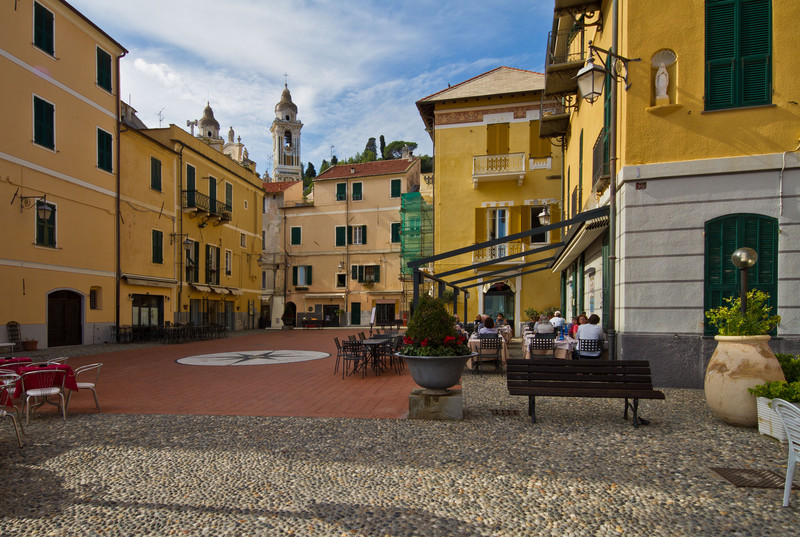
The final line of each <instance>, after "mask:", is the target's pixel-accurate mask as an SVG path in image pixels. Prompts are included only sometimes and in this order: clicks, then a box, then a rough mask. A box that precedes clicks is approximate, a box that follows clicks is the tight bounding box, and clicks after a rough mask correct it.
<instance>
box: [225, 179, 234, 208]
mask: <svg viewBox="0 0 800 537" xmlns="http://www.w3.org/2000/svg"><path fill="white" fill-rule="evenodd" d="M225 205H226V206H227V207H228V210H229V211H232V210H233V185H232V184H230V183H225Z"/></svg>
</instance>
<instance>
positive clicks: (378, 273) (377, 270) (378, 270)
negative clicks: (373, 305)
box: [375, 265, 381, 283]
mask: <svg viewBox="0 0 800 537" xmlns="http://www.w3.org/2000/svg"><path fill="white" fill-rule="evenodd" d="M379 281H381V266H380V265H375V283H378V282H379Z"/></svg>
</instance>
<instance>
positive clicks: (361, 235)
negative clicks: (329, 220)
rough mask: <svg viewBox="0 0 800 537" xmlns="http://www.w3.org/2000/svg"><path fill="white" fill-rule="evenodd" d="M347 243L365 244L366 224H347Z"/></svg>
mask: <svg viewBox="0 0 800 537" xmlns="http://www.w3.org/2000/svg"><path fill="white" fill-rule="evenodd" d="M347 244H367V226H347Z"/></svg>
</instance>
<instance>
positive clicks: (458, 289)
mask: <svg viewBox="0 0 800 537" xmlns="http://www.w3.org/2000/svg"><path fill="white" fill-rule="evenodd" d="M608 212H609V209H608V207H598V208H597V209H591V210H588V211H584V212H582V213H580V214H578V215H577V216H574V217H572V218H570V219H568V220H563V221H561V222H556V223H554V224H548V225H546V226H539V227H536V228H532V229H529V230H527V231H522V232H520V233H515V234H513V235H506V236H505V237H500V238H497V239H491V240H488V241H484V242H480V243H477V244H473V245H472V246H464V247H462V248H457V249H455V250H450V251H447V252H442V253H441V254H436V255H432V256H429V257H424V258H422V259H417V260H416V261H409V262H408V263H407V265H406V266H408V267H409V268H410V269H412V270H413V283H414V295H413V302H412V306H411V311H412V312H413V311H414V309H416V307H417V303H418V302H419V292H420V287H421V286H422V285H423V282H424V280H425V279H428V280H431V281H434V282H436V283H437V284H438V293H437V294H438V296H439V297H440V298H441V297H442V295H443V294H444V291H445V289H446V288H447V287H450V288H452V289H453V312H455V311H456V310H457V308H458V295H459V293H464V321H466V320H467V319H469V317H468V314H467V299H468V298H469V291H468V289H471V288H473V287H477V286H479V285H482V284H483V283H485V282H476V283H472V284H469V285H461V284H464V283H466V282H470V281H473V280H477V279H479V278H485V277H487V276H489V277H493V276H498V277H500V276H502V277H503V278H508V277H516V276H524V275H526V274H532V273H534V272H540V271H543V270H547V269H549V268H550V267H551V266H552V263H553V262H554V261H555V260H556V259H557V258H558V255H557V254H558V252H557V253H556V255H553V256H552V257H548V258H546V259H537V260H536V261H529V262H527V263H522V264H520V265H516V266H514V267H510V268H504V269H500V270H495V271H492V272H484V273H481V274H475V275H474V276H469V277H466V278H462V279H460V280H454V281H447V280H445V279H444V278H446V277H447V276H452V275H453V274H459V273H461V272H466V271H468V270H475V271H477V270H478V269H480V268H482V267H486V266H490V265H496V264H497V263H501V262H503V261H510V260H513V259H517V258H519V257H525V256H529V255H533V254H538V253H541V252H546V251H548V250H555V249H556V248H562V249H563V248H564V247H565V246H566V245H567V243H566V242H555V243H551V244H548V245H546V246H540V247H538V248H533V249H531V250H526V251H523V252H518V253H516V254H510V255H507V256H503V257H498V258H497V259H491V260H489V261H481V262H478V263H471V264H468V265H464V266H463V267H461V268H457V269H452V270H448V271H446V272H442V273H440V274H436V275H434V274H431V273H429V272H426V271H424V270H422V269H421V268H420V267H421V266H422V265H427V264H428V263H433V262H435V261H441V260H442V259H448V258H451V257H455V256H458V255H463V254H468V253H472V252H475V251H477V250H481V249H483V248H490V247H492V246H497V245H500V244H507V243H509V242H511V241H515V240H517V239H524V238H526V237H530V236H531V235H540V234H542V233H546V232H547V231H553V230H555V229H561V228H564V227H568V226H572V225H573V224H580V223H583V222H586V221H588V220H592V219H594V218H598V217H601V216H606V215H608ZM542 263H547V266H544V267H537V268H535V269H532V270H527V271H526V270H523V269H526V268H528V267H532V266H535V265H541V264H542Z"/></svg>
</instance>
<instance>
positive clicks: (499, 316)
mask: <svg viewBox="0 0 800 537" xmlns="http://www.w3.org/2000/svg"><path fill="white" fill-rule="evenodd" d="M507 324H508V322H507V321H506V318H505V316H504V315H503V314H502V313H498V314H497V318H496V319H495V320H494V325H495V326H498V327H499V326H505V325H507Z"/></svg>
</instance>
